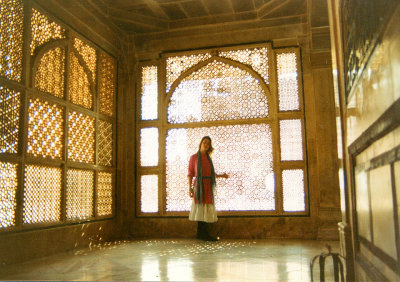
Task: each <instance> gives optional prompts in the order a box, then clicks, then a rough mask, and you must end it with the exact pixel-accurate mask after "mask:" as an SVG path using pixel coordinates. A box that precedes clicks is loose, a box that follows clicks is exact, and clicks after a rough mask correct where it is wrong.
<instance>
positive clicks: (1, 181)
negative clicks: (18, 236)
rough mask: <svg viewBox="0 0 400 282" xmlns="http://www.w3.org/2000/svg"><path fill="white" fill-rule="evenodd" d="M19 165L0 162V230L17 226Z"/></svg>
mask: <svg viewBox="0 0 400 282" xmlns="http://www.w3.org/2000/svg"><path fill="white" fill-rule="evenodd" d="M17 186H18V179H17V165H16V164H12V163H3V162H0V228H6V227H9V226H14V225H15V209H16V207H17V200H16V193H17Z"/></svg>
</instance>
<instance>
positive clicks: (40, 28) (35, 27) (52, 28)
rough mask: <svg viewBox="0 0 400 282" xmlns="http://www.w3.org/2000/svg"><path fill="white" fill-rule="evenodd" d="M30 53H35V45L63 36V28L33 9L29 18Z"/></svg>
mask: <svg viewBox="0 0 400 282" xmlns="http://www.w3.org/2000/svg"><path fill="white" fill-rule="evenodd" d="M31 32H32V41H31V55H33V54H34V53H35V50H36V48H37V47H39V46H41V45H43V44H45V43H47V42H50V41H51V40H56V39H62V38H65V29H64V28H62V27H61V26H59V25H58V24H56V23H55V22H53V21H51V20H49V18H48V17H46V16H44V15H42V14H41V13H39V12H38V11H36V10H35V9H32V18H31Z"/></svg>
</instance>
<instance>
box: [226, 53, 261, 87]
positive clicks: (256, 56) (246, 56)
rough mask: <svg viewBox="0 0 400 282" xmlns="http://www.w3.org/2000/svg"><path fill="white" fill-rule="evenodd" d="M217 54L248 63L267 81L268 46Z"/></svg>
mask: <svg viewBox="0 0 400 282" xmlns="http://www.w3.org/2000/svg"><path fill="white" fill-rule="evenodd" d="M219 56H221V57H225V58H228V59H231V60H234V61H238V62H241V63H243V64H246V65H249V66H250V67H252V68H253V70H255V71H256V72H257V73H258V74H260V75H261V76H262V77H263V79H264V81H265V83H269V73H268V71H269V64H268V48H265V47H264V48H254V49H242V50H235V51H223V52H220V53H219Z"/></svg>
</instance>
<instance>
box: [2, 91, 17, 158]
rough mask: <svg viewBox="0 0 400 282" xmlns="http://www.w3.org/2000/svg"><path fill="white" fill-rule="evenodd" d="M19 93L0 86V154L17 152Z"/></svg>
mask: <svg viewBox="0 0 400 282" xmlns="http://www.w3.org/2000/svg"><path fill="white" fill-rule="evenodd" d="M20 99H21V93H20V92H19V91H15V90H12V89H8V88H7V87H4V86H0V120H1V123H0V134H1V135H0V152H1V153H17V152H18V134H19V122H20V117H19V115H20V110H21V108H20V107H21V102H20Z"/></svg>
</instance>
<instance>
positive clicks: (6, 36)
mask: <svg viewBox="0 0 400 282" xmlns="http://www.w3.org/2000/svg"><path fill="white" fill-rule="evenodd" d="M23 18H24V13H23V2H22V0H8V1H7V0H3V1H2V4H1V10H0V20H1V30H0V48H1V55H0V75H1V76H3V77H5V78H7V79H10V80H15V81H18V82H20V81H21V75H22V54H23V49H22V44H23Z"/></svg>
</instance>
